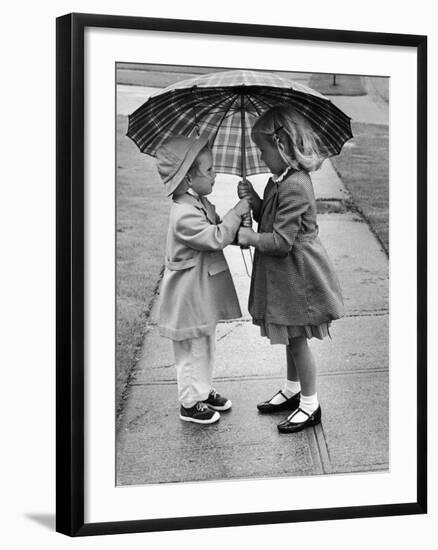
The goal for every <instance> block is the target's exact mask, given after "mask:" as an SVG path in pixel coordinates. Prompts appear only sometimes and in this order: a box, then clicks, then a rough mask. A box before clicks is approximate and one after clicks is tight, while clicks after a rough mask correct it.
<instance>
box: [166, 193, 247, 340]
mask: <svg viewBox="0 0 438 550" xmlns="http://www.w3.org/2000/svg"><path fill="white" fill-rule="evenodd" d="M240 222H241V218H240V216H239V215H238V214H237V213H236V212H235V211H234V210H233V209H232V210H230V211H229V212H228V213H227V214H226V215H225V216H224V219H223V220H222V222H221V221H220V219H219V217H218V216H217V214H216V210H215V207H214V206H213V205H212V204H211V203H210V202H209V201H208V200H207V199H206V198H205V197H200V199H197V198H196V197H194V196H192V195H189V194H187V193H186V194H184V195H181V196H179V197H177V198H176V199H174V200H173V202H172V207H171V210H170V219H169V230H168V234H167V245H166V264H165V265H166V267H165V271H164V276H163V281H162V285H161V291H160V313H159V323H158V324H159V331H160V334H161V336H164V337H166V338H170V339H172V340H186V339H189V338H198V337H200V336H205V335H207V334H212V333H213V332H214V330H215V327H216V324H217V322H218V321H219V320H224V319H236V318H238V317H241V316H242V313H241V311H240V307H239V301H238V298H237V295H236V290H235V288H234V283H233V280H232V278H231V273H230V270H229V268H228V264H227V262H226V260H225V256H224V254H223V252H222V249H223V248H225V247H226V246H227V245H229V244H231V243H232V242H233V241H234V238H235V236H236V232H237V230H238V228H239V226H240Z"/></svg>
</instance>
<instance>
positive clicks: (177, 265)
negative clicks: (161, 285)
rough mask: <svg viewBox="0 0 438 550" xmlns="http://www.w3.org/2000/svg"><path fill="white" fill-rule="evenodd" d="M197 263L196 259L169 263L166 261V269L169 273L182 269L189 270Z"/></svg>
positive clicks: (169, 261)
mask: <svg viewBox="0 0 438 550" xmlns="http://www.w3.org/2000/svg"><path fill="white" fill-rule="evenodd" d="M197 263H198V260H197V258H196V257H195V258H188V259H187V260H177V261H171V260H166V267H167V269H170V270H171V271H182V270H184V269H190V268H191V267H194V266H195V265H196V264H197Z"/></svg>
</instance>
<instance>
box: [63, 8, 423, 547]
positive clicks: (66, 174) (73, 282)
mask: <svg viewBox="0 0 438 550" xmlns="http://www.w3.org/2000/svg"><path fill="white" fill-rule="evenodd" d="M56 25H57V27H56V29H57V42H56V58H57V65H56V69H57V77H56V78H57V80H56V86H57V102H56V115H57V127H56V131H57V150H56V165H57V171H56V177H57V201H56V205H57V264H56V269H57V294H56V297H57V310H56V315H57V333H56V342H57V355H56V359H57V371H56V391H57V397H56V413H57V421H56V436H57V443H56V461H57V473H56V484H57V496H56V517H57V519H56V529H57V531H58V532H60V533H64V534H66V535H69V536H86V535H99V534H116V533H134V532H146V531H162V530H178V529H199V528H207V527H225V526H242V525H257V524H267V523H270V524H275V523H285V522H299V521H322V520H329V519H346V518H362V517H378V516H391V515H407V514H424V513H426V511H427V415H426V397H427V389H426V388H427V372H426V364H427V357H426V354H427V351H426V350H427V336H426V332H427V330H426V329H427V317H426V313H427V309H426V308H427V272H426V266H427V256H426V254H427V247H426V242H427V241H426V240H427V202H426V201H427V188H426V173H427V172H426V166H427V152H426V151H427V37H425V36H416V35H401V34H387V33H368V32H356V31H339V30H326V29H311V28H295V27H277V26H264V25H252V24H235V23H219V22H207V21H189V20H172V19H156V18H141V17H124V16H111V15H95V14H76V13H73V14H68V15H65V16H62V17H59V18H58V19H57V22H56ZM86 27H102V28H105V27H106V28H116V29H135V30H144V31H148V30H159V31H169V32H180V33H188V32H190V33H198V34H217V35H231V36H233V35H234V36H245V37H269V38H278V39H280V38H281V39H290V40H306V41H325V42H340V43H351V44H373V45H381V46H405V47H410V48H415V49H416V52H417V62H418V63H417V67H418V70H417V91H418V99H417V131H418V134H417V139H418V141H417V197H418V201H417V220H418V221H417V224H418V225H417V230H418V233H417V235H418V241H417V276H418V283H417V284H418V286H417V303H418V311H417V342H418V343H417V415H418V432H417V499H416V501H415V502H410V503H400V504H387V505H386V504H385V505H373V506H353V507H342V508H326V509H312V510H295V511H278V512H266V513H264V512H263V513H241V514H230V515H217V516H197V517H183V518H181V517H178V518H160V519H147V520H138V521H137V520H135V521H120V522H107V523H85V522H84V496H85V487H84V422H85V420H86V419H85V417H84V313H85V312H84V29H85V28H86Z"/></svg>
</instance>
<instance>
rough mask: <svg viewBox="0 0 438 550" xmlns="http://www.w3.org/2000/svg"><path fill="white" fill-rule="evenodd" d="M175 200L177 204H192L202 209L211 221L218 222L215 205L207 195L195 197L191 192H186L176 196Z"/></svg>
mask: <svg viewBox="0 0 438 550" xmlns="http://www.w3.org/2000/svg"><path fill="white" fill-rule="evenodd" d="M173 202H176V203H177V204H190V205H191V206H194V207H195V208H197V209H198V210H202V212H204V214H205V215H206V217H207V219H208V221H209V222H210V223H213V224H215V223H216V210H215V207H214V206H213V205H212V204H211V202H210V201H209V200H208V199H207V198H206V197H195V196H194V195H191V194H190V193H184V194H183V195H179V196H178V197H175V198H174V199H173Z"/></svg>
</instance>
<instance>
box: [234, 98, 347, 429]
mask: <svg viewBox="0 0 438 550" xmlns="http://www.w3.org/2000/svg"><path fill="white" fill-rule="evenodd" d="M252 138H253V140H254V142H255V143H256V145H257V147H258V148H259V149H260V152H261V159H262V160H263V161H264V162H265V164H266V165H267V166H268V168H269V169H270V171H271V172H272V177H271V178H270V179H269V181H268V183H267V185H266V188H265V191H264V194H263V199H261V198H260V197H259V196H258V195H257V193H256V192H255V190H254V189H253V187H252V185H251V183H250V182H248V181H245V182H240V184H239V194H240V195H241V196H243V195H245V194H250V197H251V207H252V209H253V215H254V219H255V220H256V221H257V222H258V232H257V233H255V232H254V231H253V230H252V229H248V228H241V229H240V230H239V237H238V238H239V244H242V245H250V246H253V247H255V255H254V265H253V273H252V279H251V290H250V296H249V312H250V314H251V316H252V317H253V323H254V324H256V325H258V326H260V330H261V335H262V336H266V337H268V338H269V339H270V341H271V344H284V345H285V346H286V358H287V379H286V383H285V386H284V387H283V388H282V389H281V390H280V391H279V392H277V393H276V394H275V395H274V396H273V397H272V398H271V399H270V400H268V401H265V402H263V403H260V404H258V405H257V407H258V409H259V411H260V412H261V413H270V412H276V411H279V410H288V411H290V414H289V416H287V417H286V418H285V419H284V420H283V421H282V422H281V423H280V424H279V425H278V429H279V431H280V432H282V433H294V432H297V431H300V430H302V429H304V428H306V427H308V426H314V425H315V424H319V423H320V422H321V407H320V405H319V402H318V396H317V392H316V364H315V360H314V358H313V355H312V352H311V350H310V347H309V345H308V339H310V338H312V337H315V338H319V339H322V338H324V337H326V336H328V335H329V326H330V323H331V321H332V320H334V319H338V318H340V317H342V316H343V313H344V309H343V301H342V295H341V289H340V285H339V282H338V278H337V276H336V274H335V271H334V269H333V266H332V264H331V262H330V260H329V258H328V255H327V252H326V250H325V248H324V247H323V245H322V243H321V241H320V240H319V237H318V225H317V222H316V202H315V195H314V191H313V186H312V182H311V179H310V176H309V172H310V171H313V170H316V169H318V168H319V167H320V166H321V164H322V161H323V160H324V159H323V156H322V153H321V151H322V146H320V144H319V141H318V137H317V135H316V134H315V133H314V132H313V130H312V128H311V126H310V125H309V123H307V121H306V120H305V119H304V118H303V117H302V116H300V115H299V114H298V113H296V112H295V110H294V109H293V107H291V106H289V105H279V106H276V107H273V108H271V109H269V110H268V111H267V112H266V113H264V114H263V115H262V116H261V117H260V118H259V119H258V120H257V121H256V123H255V125H254V127H253V129H252Z"/></svg>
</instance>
